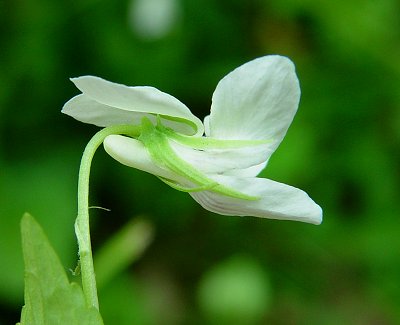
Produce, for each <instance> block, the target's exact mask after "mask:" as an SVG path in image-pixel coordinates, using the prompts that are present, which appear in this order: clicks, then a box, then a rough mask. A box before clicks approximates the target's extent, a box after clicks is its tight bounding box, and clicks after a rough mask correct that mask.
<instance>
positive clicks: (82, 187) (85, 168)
mask: <svg viewBox="0 0 400 325" xmlns="http://www.w3.org/2000/svg"><path fill="white" fill-rule="evenodd" d="M112 134H124V135H129V136H133V137H138V136H139V135H140V126H132V125H117V126H110V127H107V128H104V129H102V130H101V131H99V132H97V133H96V134H95V135H94V136H93V138H92V139H91V140H90V141H89V143H88V144H87V145H86V148H85V151H84V152H83V155H82V160H81V165H80V169H79V181H78V216H77V218H76V221H75V234H76V237H77V240H78V246H79V261H80V267H81V275H82V287H83V293H84V295H85V298H86V302H87V304H88V305H89V306H93V307H95V308H96V309H99V301H98V297H97V287H96V277H95V273H94V267H93V257H92V247H91V243H90V225H89V176H90V166H91V163H92V159H93V156H94V154H95V152H96V150H97V148H98V147H99V146H100V145H101V144H102V143H103V141H104V139H105V138H106V137H107V136H109V135H112Z"/></svg>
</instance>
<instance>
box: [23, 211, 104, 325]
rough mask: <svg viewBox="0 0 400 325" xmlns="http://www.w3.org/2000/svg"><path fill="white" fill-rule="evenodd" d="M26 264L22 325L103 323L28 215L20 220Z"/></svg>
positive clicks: (95, 324) (98, 324)
mask: <svg viewBox="0 0 400 325" xmlns="http://www.w3.org/2000/svg"><path fill="white" fill-rule="evenodd" d="M21 233H22V250H23V255H24V263H25V306H24V307H23V308H22V313H21V325H55V324H70V325H75V324H77V325H78V324H85V325H86V324H87V325H100V324H103V321H102V319H101V316H100V313H99V311H98V310H97V309H95V308H93V307H88V306H87V305H86V301H85V297H84V295H83V292H82V289H81V287H80V286H79V285H78V284H76V283H73V282H72V283H70V282H69V280H68V277H67V274H66V273H65V270H64V268H63V266H62V265H61V262H60V260H59V258H58V256H57V254H56V253H55V251H54V250H53V248H52V247H51V245H50V243H49V241H48V239H47V237H46V235H45V234H44V232H43V230H42V229H41V227H40V226H39V224H38V223H37V222H36V221H35V219H34V218H33V217H32V216H30V215H29V214H25V215H24V216H23V217H22V221H21Z"/></svg>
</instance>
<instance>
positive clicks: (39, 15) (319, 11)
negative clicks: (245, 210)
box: [0, 0, 400, 325]
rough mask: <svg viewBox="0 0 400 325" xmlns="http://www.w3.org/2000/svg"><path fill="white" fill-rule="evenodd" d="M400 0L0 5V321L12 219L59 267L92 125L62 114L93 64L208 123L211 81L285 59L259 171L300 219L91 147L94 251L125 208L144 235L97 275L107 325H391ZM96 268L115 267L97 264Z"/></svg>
mask: <svg viewBox="0 0 400 325" xmlns="http://www.w3.org/2000/svg"><path fill="white" fill-rule="evenodd" d="M399 13H400V4H399V2H398V1H397V0H379V1H376V0H355V1H345V0H338V1H329V0H305V1H298V0H249V1H240V0H199V1H191V0H131V1H127V0H120V1H114V0H82V1H65V0H64V1H61V0H60V1H54V0H15V1H6V0H0V21H1V23H0V324H14V323H15V322H16V321H18V320H19V313H20V307H21V305H22V303H23V265H22V255H21V247H20V235H19V222H20V218H21V216H22V214H23V213H24V212H25V211H29V212H30V213H31V214H33V215H34V216H35V217H36V218H37V220H38V221H39V222H40V223H41V224H42V226H43V228H44V229H45V231H46V233H47V234H48V237H49V238H50V240H51V242H52V243H53V244H54V246H55V248H56V250H57V252H58V253H59V254H60V257H61V259H62V262H63V264H64V266H65V268H66V270H68V269H70V268H74V266H75V263H76V254H77V247H76V242H75V238H74V231H73V222H74V218H75V214H76V183H77V174H78V167H79V161H80V156H81V153H82V151H83V149H84V146H85V144H86V143H87V142H88V140H89V139H90V137H91V136H92V135H93V134H94V133H95V132H96V130H97V128H96V127H94V126H90V125H84V124H82V123H79V122H77V121H74V120H73V119H71V118H69V117H68V116H64V115H62V114H61V113H60V110H61V107H62V105H63V103H64V102H66V101H67V100H68V99H69V98H71V97H72V96H74V95H76V94H78V90H77V89H75V88H74V86H73V85H72V83H71V82H70V81H69V80H68V78H69V77H75V76H80V75H84V74H93V75H98V76H101V77H104V78H106V79H109V80H112V81H115V82H119V83H125V84H128V85H151V86H155V87H158V88H159V89H161V90H163V91H165V92H168V93H170V94H173V95H174V96H176V97H177V98H179V99H180V100H181V101H182V102H184V103H185V104H187V105H188V106H189V107H190V108H191V109H192V111H193V112H194V113H195V114H196V115H197V116H199V117H200V118H203V117H204V116H205V115H207V114H208V112H209V107H210V103H211V95H212V92H213V90H214V88H215V86H216V84H217V82H218V81H219V80H220V79H221V78H222V77H223V76H224V75H226V74H227V73H228V72H229V71H231V70H232V69H234V68H235V67H237V66H239V65H240V64H242V63H244V62H246V61H248V60H251V59H253V58H255V57H258V56H262V55H266V54H282V55H286V56H289V57H290V58H291V59H292V60H293V61H294V62H295V64H296V67H297V73H298V76H299V79H300V84H301V88H302V100H301V103H300V109H299V112H298V114H297V116H296V118H295V120H294V122H293V124H292V126H291V128H290V129H289V132H288V134H287V137H286V138H285V140H284V142H283V143H282V145H281V146H280V148H279V149H278V151H277V152H276V153H275V154H274V156H273V157H272V159H271V161H270V164H269V166H268V168H267V169H266V170H264V171H263V173H262V176H265V177H269V178H272V179H274V180H277V181H280V182H283V183H287V184H291V185H293V186H296V187H299V188H301V189H304V190H305V191H306V192H308V193H309V194H310V196H311V197H312V198H313V199H314V200H315V201H316V202H318V203H319V204H320V205H321V206H322V207H323V209H324V222H323V223H322V225H321V226H313V225H308V224H302V223H296V222H282V221H274V220H265V219H257V218H237V217H225V216H219V215H215V214H212V213H209V212H207V211H205V210H203V209H202V208H201V207H200V206H198V205H197V204H196V203H195V202H194V201H193V200H192V199H191V198H190V197H189V196H188V195H187V194H185V193H181V192H177V191H175V190H173V189H171V188H169V187H167V186H166V185H165V184H163V183H161V182H160V181H159V180H158V179H157V178H155V177H153V176H151V175H148V174H145V173H142V172H138V171H136V170H133V169H129V168H127V167H124V166H122V165H120V164H118V163H116V162H115V161H113V160H112V159H111V158H110V157H108V156H107V155H106V154H105V153H104V151H103V150H102V149H101V150H99V152H98V154H97V155H96V157H95V160H94V166H93V170H92V183H91V184H92V188H91V202H92V204H93V205H97V206H102V207H106V208H109V209H111V212H107V211H104V210H94V209H93V210H92V212H91V214H92V223H93V226H92V237H93V244H94V248H95V252H96V251H98V250H99V248H100V247H101V246H102V245H103V244H104V243H105V242H106V241H107V240H108V239H109V238H110V237H111V236H112V235H113V234H115V233H116V232H118V231H119V230H120V229H123V227H124V226H125V225H126V224H127V223H128V222H129V220H131V219H137V218H138V216H141V217H142V218H145V219H146V220H148V221H149V222H151V223H152V224H153V227H154V231H155V235H154V239H153V242H152V244H151V245H150V246H149V248H148V249H147V251H146V252H145V253H144V254H143V256H142V257H141V258H140V259H139V260H138V261H136V262H135V263H132V264H131V265H130V266H129V267H127V268H126V269H125V270H123V271H122V272H119V273H117V274H115V275H114V277H113V278H112V279H110V280H109V281H108V282H107V283H106V284H104V285H103V286H102V287H101V288H100V304H101V310H102V314H103V317H104V320H105V322H106V324H121V325H124V324H145V325H147V324H149V325H152V324H167V325H168V324H239V325H240V324H282V325H286V324H296V325H297V324H304V325H310V324H311V325H313V324H315V325H317V324H356V325H358V324H363V325H365V324H381V325H386V324H387V325H389V324H400V283H399V282H400V281H399V280H400V224H399V216H400V205H399V199H400V195H399V194H400V175H399V170H400V168H399V167H400V155H399V153H398V151H399V144H400V109H399V108H400V60H399V58H400V18H399V17H400V15H399ZM109 263H111V264H112V263H113V261H112V260H110V262H109Z"/></svg>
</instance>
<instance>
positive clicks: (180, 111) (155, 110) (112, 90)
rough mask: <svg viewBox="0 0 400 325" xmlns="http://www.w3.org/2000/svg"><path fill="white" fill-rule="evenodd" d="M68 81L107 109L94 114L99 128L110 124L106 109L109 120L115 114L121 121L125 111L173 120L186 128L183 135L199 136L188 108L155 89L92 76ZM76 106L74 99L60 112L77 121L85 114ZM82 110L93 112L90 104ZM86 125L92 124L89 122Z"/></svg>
mask: <svg viewBox="0 0 400 325" xmlns="http://www.w3.org/2000/svg"><path fill="white" fill-rule="evenodd" d="M71 80H72V82H73V83H74V84H75V85H76V86H77V87H78V89H79V90H81V91H82V93H83V94H84V95H85V96H87V98H88V99H92V100H93V101H94V102H97V103H98V104H103V105H105V106H108V107H109V109H107V110H106V109H103V110H102V113H103V115H101V114H100V113H99V114H98V117H97V120H96V122H97V124H99V121H100V122H101V124H102V125H110V122H109V117H110V116H109V113H110V109H113V110H114V112H112V114H111V117H113V118H115V116H116V115H118V114H120V115H121V119H122V118H125V117H126V116H127V115H126V112H135V113H140V114H143V113H147V114H152V115H161V117H162V118H163V119H165V120H167V121H173V122H174V123H175V124H184V125H185V127H186V132H185V134H188V135H202V134H203V131H204V127H203V124H202V122H201V121H200V120H199V119H198V118H197V117H196V116H194V115H193V114H192V113H191V112H190V110H189V108H187V107H186V106H185V105H184V104H183V103H181V102H180V101H179V100H178V99H176V98H175V97H173V96H171V95H169V94H166V93H164V92H162V91H160V90H158V89H156V88H153V87H128V86H125V85H121V84H117V83H113V82H110V81H107V80H104V79H102V78H99V77H94V76H83V77H79V78H73V79H71ZM85 98H86V97H85ZM86 102H88V101H86ZM77 103H79V102H77V101H76V100H75V101H72V102H71V101H70V102H68V103H67V104H66V105H65V106H64V108H63V110H62V111H63V112H64V113H66V114H68V115H71V116H73V117H74V118H76V119H78V120H80V118H81V115H83V116H84V117H85V116H86V115H87V114H86V113H84V112H82V113H81V112H80V111H81V110H78V109H76V107H75V106H74V105H76V104H77ZM74 108H75V109H74ZM96 108H98V107H96ZM85 109H89V110H94V109H93V108H91V107H90V105H86V106H85ZM72 113H74V115H72ZM135 116H136V115H133V117H135ZM138 122H139V123H140V120H139V121H135V122H132V119H128V120H126V121H125V122H124V123H123V124H130V123H138ZM163 122H164V121H163ZM89 123H93V124H96V123H94V122H90V121H89ZM164 125H168V123H164ZM188 126H189V127H190V128H191V130H190V132H188V130H189V128H188ZM175 130H176V128H175ZM176 131H178V130H176ZM179 131H180V132H182V128H180V130H179Z"/></svg>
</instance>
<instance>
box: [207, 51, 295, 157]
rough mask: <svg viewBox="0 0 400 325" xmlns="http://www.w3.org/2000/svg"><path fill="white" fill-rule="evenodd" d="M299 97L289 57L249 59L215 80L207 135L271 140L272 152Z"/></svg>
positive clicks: (280, 138) (291, 116) (287, 123)
mask: <svg viewBox="0 0 400 325" xmlns="http://www.w3.org/2000/svg"><path fill="white" fill-rule="evenodd" d="M299 100H300V87H299V82H298V79H297V76H296V73H295V68H294V65H293V63H292V62H291V61H290V60H289V59H288V58H286V57H282V56H278V55H271V56H264V57H261V58H258V59H255V60H252V61H250V62H248V63H245V64H243V65H242V66H240V67H238V68H237V69H235V70H233V71H232V72H231V73H229V74H228V75H227V76H225V77H224V78H223V79H222V80H221V81H220V82H219V83H218V85H217V87H216V89H215V92H214V94H213V98H212V106H211V113H210V116H209V118H208V121H207V122H209V127H208V129H209V130H208V132H207V133H206V134H207V135H208V136H211V137H215V138H219V139H258V140H264V139H268V140H272V142H271V144H270V152H271V153H272V152H273V151H275V149H276V148H277V147H278V145H279V144H280V142H281V141H282V139H283V137H284V136H285V134H286V131H287V129H288V127H289V125H290V123H291V122H292V120H293V117H294V115H295V113H296V110H297V107H298V104H299Z"/></svg>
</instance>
